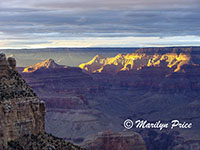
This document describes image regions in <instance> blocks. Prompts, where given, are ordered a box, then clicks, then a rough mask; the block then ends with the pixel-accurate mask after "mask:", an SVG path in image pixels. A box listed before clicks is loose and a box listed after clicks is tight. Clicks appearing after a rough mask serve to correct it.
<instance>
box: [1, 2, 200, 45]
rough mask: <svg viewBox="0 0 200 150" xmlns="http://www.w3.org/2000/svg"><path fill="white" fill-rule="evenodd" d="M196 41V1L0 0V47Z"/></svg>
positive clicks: (199, 13) (199, 15)
mask: <svg viewBox="0 0 200 150" xmlns="http://www.w3.org/2000/svg"><path fill="white" fill-rule="evenodd" d="M174 45H179V46H180V45H181V46H184V45H193V46H197V45H200V0H0V48H37V47H118V46H120V47H144V46H174Z"/></svg>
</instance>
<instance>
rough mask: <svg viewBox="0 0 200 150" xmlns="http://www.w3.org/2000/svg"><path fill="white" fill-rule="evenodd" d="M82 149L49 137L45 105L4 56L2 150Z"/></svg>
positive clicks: (0, 67) (0, 58) (0, 71)
mask: <svg viewBox="0 0 200 150" xmlns="http://www.w3.org/2000/svg"><path fill="white" fill-rule="evenodd" d="M6 149H9V150H27V149H35V150H41V149H44V150H49V149H52V150H55V149H56V150H64V149H69V150H78V149H81V148H79V147H77V146H74V145H72V144H70V143H68V142H65V141H63V140H61V139H58V138H55V137H53V136H51V135H48V134H46V133H45V104H44V102H42V101H40V100H39V98H38V97H37V96H36V94H35V93H34V92H33V90H32V89H31V88H30V87H29V86H28V84H27V83H26V82H25V80H24V79H22V77H21V75H20V74H18V72H17V71H16V61H15V59H14V58H8V59H6V56H5V55H4V54H0V150H6Z"/></svg>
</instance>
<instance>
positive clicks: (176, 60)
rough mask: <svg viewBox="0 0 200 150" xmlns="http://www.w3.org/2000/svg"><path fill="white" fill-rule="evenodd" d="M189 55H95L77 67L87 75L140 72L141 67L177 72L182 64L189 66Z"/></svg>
mask: <svg viewBox="0 0 200 150" xmlns="http://www.w3.org/2000/svg"><path fill="white" fill-rule="evenodd" d="M190 58H191V57H190V55H189V54H183V53H180V54H177V53H167V54H152V55H148V54H145V53H131V54H118V55H117V56H115V57H111V58H109V57H108V58H107V57H102V56H99V55H96V56H95V57H94V58H93V59H92V60H91V61H89V62H87V63H83V64H80V65H79V67H80V68H81V69H83V70H85V71H86V72H88V73H98V72H99V73H100V72H103V71H104V72H105V71H106V72H114V73H117V72H120V71H130V70H140V69H141V68H142V67H151V66H154V67H160V66H163V65H166V66H167V67H168V68H174V69H173V71H174V72H177V71H179V70H180V67H181V66H182V65H184V64H189V63H190V62H191V61H190V60H191V59H190Z"/></svg>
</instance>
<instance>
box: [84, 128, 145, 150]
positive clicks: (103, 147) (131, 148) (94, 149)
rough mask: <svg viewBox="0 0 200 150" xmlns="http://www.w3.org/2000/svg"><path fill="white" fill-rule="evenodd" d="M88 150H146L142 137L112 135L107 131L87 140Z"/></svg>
mask: <svg viewBox="0 0 200 150" xmlns="http://www.w3.org/2000/svg"><path fill="white" fill-rule="evenodd" d="M84 144H85V147H87V149H88V150H146V146H145V143H144V140H143V139H142V137H141V136H140V135H139V134H138V133H135V132H131V131H127V132H120V133H112V132H110V131H106V132H104V133H98V135H97V136H95V137H88V138H87V139H86V140H85V143H84Z"/></svg>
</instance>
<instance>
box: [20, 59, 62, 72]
mask: <svg viewBox="0 0 200 150" xmlns="http://www.w3.org/2000/svg"><path fill="white" fill-rule="evenodd" d="M65 67H66V66H62V65H58V64H56V63H55V61H54V60H53V59H46V60H45V61H43V62H39V63H37V64H35V65H33V66H29V67H26V68H24V71H23V72H35V71H37V70H40V69H53V68H65Z"/></svg>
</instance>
